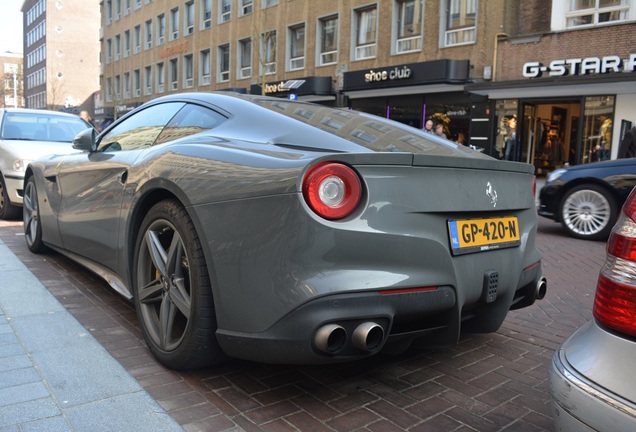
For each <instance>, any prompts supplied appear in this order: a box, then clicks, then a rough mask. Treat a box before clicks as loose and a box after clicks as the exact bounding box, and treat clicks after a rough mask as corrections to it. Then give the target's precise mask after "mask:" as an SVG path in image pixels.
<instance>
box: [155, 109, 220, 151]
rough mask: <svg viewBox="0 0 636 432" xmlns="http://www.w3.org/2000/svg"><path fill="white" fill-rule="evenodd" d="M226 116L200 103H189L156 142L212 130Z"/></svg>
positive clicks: (159, 142)
mask: <svg viewBox="0 0 636 432" xmlns="http://www.w3.org/2000/svg"><path fill="white" fill-rule="evenodd" d="M225 120H226V117H224V116H223V115H221V114H219V113H217V112H216V111H213V110H211V109H209V108H205V107H202V106H199V105H194V104H187V105H186V106H184V107H183V109H181V111H179V113H178V114H177V115H176V116H174V117H173V118H172V120H171V121H170V124H169V125H167V126H166V127H165V129H164V130H163V131H162V132H161V134H159V137H158V138H157V140H156V142H155V144H161V143H165V142H168V141H173V140H176V139H179V138H183V137H186V136H188V135H194V134H196V133H199V132H203V131H205V130H210V129H212V128H214V127H216V126H218V125H219V124H221V123H222V122H223V121H225Z"/></svg>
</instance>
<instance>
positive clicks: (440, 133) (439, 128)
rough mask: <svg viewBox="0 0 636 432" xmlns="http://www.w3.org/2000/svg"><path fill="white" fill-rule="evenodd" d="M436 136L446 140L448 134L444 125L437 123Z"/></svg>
mask: <svg viewBox="0 0 636 432" xmlns="http://www.w3.org/2000/svg"><path fill="white" fill-rule="evenodd" d="M435 135H437V136H440V137H442V138H446V134H445V133H444V125H443V124H442V123H437V126H435Z"/></svg>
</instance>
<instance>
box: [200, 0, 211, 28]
mask: <svg viewBox="0 0 636 432" xmlns="http://www.w3.org/2000/svg"><path fill="white" fill-rule="evenodd" d="M211 26H212V0H201V28H202V29H206V28H210V27H211Z"/></svg>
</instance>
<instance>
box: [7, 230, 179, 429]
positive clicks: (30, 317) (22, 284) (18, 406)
mask: <svg viewBox="0 0 636 432" xmlns="http://www.w3.org/2000/svg"><path fill="white" fill-rule="evenodd" d="M0 275H1V277H0V431H2V432H5V431H6V432H8V431H16V432H17V431H51V432H57V431H60V432H61V431H90V432H94V431H124V430H129V431H149V432H150V431H152V432H155V431H182V430H183V429H182V428H181V426H179V424H177V423H176V422H175V421H174V420H173V419H172V417H170V416H169V415H168V414H167V413H166V412H165V411H164V409H163V408H161V407H160V406H159V404H158V403H157V402H156V401H155V400H154V399H153V398H152V397H151V396H150V395H149V394H148V393H147V392H146V391H145V390H144V389H143V388H142V387H141V386H140V385H139V384H138V383H137V381H136V380H135V379H133V377H132V376H131V375H130V374H129V373H128V372H127V371H126V370H125V369H124V368H123V367H122V366H121V365H120V364H119V363H118V362H117V361H116V360H115V359H114V358H113V357H111V355H110V354H109V353H108V352H107V351H106V350H105V349H104V348H103V347H102V346H101V345H100V344H99V343H97V341H96V340H95V339H94V338H93V336H92V335H91V334H89V333H88V332H87V331H86V329H85V328H84V327H82V325H80V324H79V322H77V320H76V319H75V318H74V317H73V316H71V315H70V314H69V313H68V312H67V310H66V309H65V308H64V307H63V306H62V305H61V304H60V303H59V302H58V301H57V300H56V299H55V298H54V297H53V296H52V295H51V294H50V293H49V292H48V291H47V290H46V288H45V287H44V286H43V285H42V284H41V283H40V281H39V280H38V279H37V278H36V277H35V276H34V275H33V274H32V273H31V272H30V271H29V270H28V269H27V268H26V267H25V266H24V264H22V262H20V260H19V259H18V258H17V257H16V256H15V255H14V254H13V253H12V252H11V251H10V250H9V248H8V247H7V245H6V244H5V243H3V242H2V241H0Z"/></svg>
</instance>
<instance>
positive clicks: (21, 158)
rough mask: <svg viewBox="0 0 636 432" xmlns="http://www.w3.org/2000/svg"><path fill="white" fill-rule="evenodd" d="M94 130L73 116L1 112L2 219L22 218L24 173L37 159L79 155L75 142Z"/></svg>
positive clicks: (0, 211) (35, 111) (0, 187)
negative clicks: (50, 155) (90, 130)
mask: <svg viewBox="0 0 636 432" xmlns="http://www.w3.org/2000/svg"><path fill="white" fill-rule="evenodd" d="M87 127H90V125H89V124H87V123H86V122H85V121H84V120H82V119H81V118H79V117H78V116H76V115H73V114H67V113H62V112H56V111H46V110H33V109H23V108H3V109H0V218H1V219H14V218H16V217H18V216H20V215H21V214H22V208H21V207H22V195H23V184H24V171H25V169H26V166H27V165H28V164H29V162H31V161H32V160H34V159H38V158H40V157H42V156H45V155H48V154H67V153H72V152H77V150H75V149H73V147H72V142H73V138H75V136H76V135H77V134H79V133H80V132H81V131H83V130H84V129H86V128H87Z"/></svg>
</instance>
